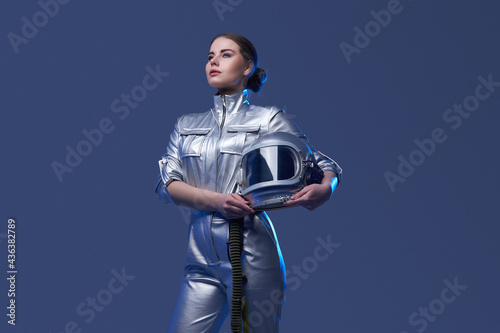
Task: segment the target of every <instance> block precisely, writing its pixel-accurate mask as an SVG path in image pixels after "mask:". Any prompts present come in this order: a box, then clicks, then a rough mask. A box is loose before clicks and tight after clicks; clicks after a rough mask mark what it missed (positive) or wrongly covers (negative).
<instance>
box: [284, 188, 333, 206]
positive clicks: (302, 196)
mask: <svg viewBox="0 0 500 333" xmlns="http://www.w3.org/2000/svg"><path fill="white" fill-rule="evenodd" d="M331 195H332V187H331V186H330V185H328V184H311V185H308V186H306V187H304V188H303V189H302V190H300V192H298V193H296V194H294V195H293V196H292V197H291V198H290V200H288V201H286V202H284V203H282V205H283V206H284V207H295V206H303V207H305V208H307V209H309V210H314V209H316V208H318V207H319V206H321V205H322V204H324V203H325V202H326V201H328V199H330V196H331Z"/></svg>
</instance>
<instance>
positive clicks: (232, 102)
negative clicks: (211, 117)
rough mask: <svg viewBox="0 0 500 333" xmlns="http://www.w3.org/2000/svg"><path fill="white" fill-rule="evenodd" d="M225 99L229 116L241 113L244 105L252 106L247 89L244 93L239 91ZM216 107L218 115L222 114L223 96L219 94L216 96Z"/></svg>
mask: <svg viewBox="0 0 500 333" xmlns="http://www.w3.org/2000/svg"><path fill="white" fill-rule="evenodd" d="M224 98H225V104H226V114H227V115H229V114H232V113H234V112H238V111H240V109H241V106H242V105H250V103H249V102H248V90H247V89H243V90H242V91H239V92H237V93H235V94H232V95H224ZM214 106H215V111H216V112H217V113H222V110H223V106H222V95H219V93H217V94H215V95H214Z"/></svg>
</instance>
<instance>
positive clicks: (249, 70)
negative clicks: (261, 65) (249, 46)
mask: <svg viewBox="0 0 500 333" xmlns="http://www.w3.org/2000/svg"><path fill="white" fill-rule="evenodd" d="M253 67H254V66H253V62H252V61H251V60H248V61H247V65H246V67H245V71H244V72H243V74H244V75H250V73H253Z"/></svg>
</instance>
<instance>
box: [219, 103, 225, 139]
mask: <svg viewBox="0 0 500 333" xmlns="http://www.w3.org/2000/svg"><path fill="white" fill-rule="evenodd" d="M220 98H221V100H222V121H221V122H220V130H219V139H220V138H221V136H222V127H224V122H225V121H226V95H221V97H220Z"/></svg>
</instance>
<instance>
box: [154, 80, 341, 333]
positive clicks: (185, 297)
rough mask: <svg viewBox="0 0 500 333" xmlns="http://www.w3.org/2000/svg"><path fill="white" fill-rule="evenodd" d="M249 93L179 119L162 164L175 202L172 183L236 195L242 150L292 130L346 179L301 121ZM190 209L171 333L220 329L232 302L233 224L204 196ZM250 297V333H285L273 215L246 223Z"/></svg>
mask: <svg viewBox="0 0 500 333" xmlns="http://www.w3.org/2000/svg"><path fill="white" fill-rule="evenodd" d="M247 98H248V93H247V90H243V91H240V92H238V93H236V94H233V95H215V96H214V104H215V105H214V106H215V108H213V109H211V110H210V111H208V112H205V113H193V114H186V115H184V116H182V117H181V118H179V119H178V121H177V123H176V125H175V128H174V130H173V132H172V134H171V136H170V142H169V144H168V146H167V152H166V153H165V154H164V155H163V157H162V159H161V160H160V161H159V163H160V176H159V177H158V181H157V186H156V193H157V194H158V196H159V198H160V199H161V200H162V201H164V202H168V203H174V204H175V202H174V201H173V200H172V198H171V197H170V195H169V193H168V190H167V188H166V186H167V185H168V184H169V183H170V182H171V181H173V180H179V181H184V182H186V183H187V184H190V185H192V186H195V187H198V188H203V189H206V190H210V191H214V192H219V193H234V192H235V191H236V187H237V181H238V170H239V163H240V159H241V153H242V151H243V150H244V149H245V148H247V147H248V146H249V145H250V144H251V143H252V142H253V141H254V140H255V139H256V138H257V137H258V136H259V135H262V134H265V133H269V132H278V131H280V132H290V133H292V134H295V135H297V136H298V137H300V138H301V139H303V140H304V141H306V143H307V144H308V145H309V146H310V147H311V148H312V150H313V152H314V155H315V157H316V160H317V163H318V165H319V167H320V168H321V169H322V170H323V171H326V170H331V171H334V172H336V173H337V175H338V178H339V179H340V176H341V172H342V170H341V168H340V167H339V166H338V165H337V163H335V162H334V161H333V160H332V159H330V158H328V157H327V156H325V155H323V154H321V153H320V152H319V151H316V150H315V149H314V148H313V147H312V146H311V145H310V144H309V142H308V141H307V139H306V137H305V136H304V135H303V134H302V132H301V131H300V130H299V129H298V128H297V126H296V125H295V123H294V122H293V121H292V120H290V119H289V118H288V116H287V115H286V114H285V113H284V112H283V110H280V109H279V108H277V107H260V106H254V105H250V104H249V103H248V100H247ZM194 204H195V205H196V207H199V209H191V217H190V225H189V240H188V242H189V243H188V252H187V258H186V264H185V276H184V279H183V280H182V282H181V288H180V293H179V296H178V299H177V303H176V306H175V310H174V313H173V315H172V318H171V322H170V326H169V328H168V332H176V333H179V332H182V333H202V332H219V329H220V327H221V326H222V323H223V322H224V320H225V318H226V316H227V314H228V312H229V306H228V304H231V294H232V289H231V285H232V282H231V266H230V262H229V258H228V248H227V241H228V229H229V228H228V220H227V219H226V218H225V217H224V216H222V215H221V214H220V213H218V212H213V211H206V210H203V208H204V207H203V206H204V204H203V198H200V199H199V200H197V199H195V202H194ZM242 266H243V273H244V275H245V277H246V281H245V283H244V287H243V292H244V297H245V300H246V309H244V310H245V313H244V315H243V317H244V319H245V318H246V320H247V322H248V324H249V326H250V332H265V333H270V332H278V329H279V320H280V315H281V306H282V303H283V293H284V290H285V286H286V278H285V266H284V262H283V258H282V256H281V250H280V247H279V244H278V239H277V237H276V233H275V231H274V227H273V225H272V223H271V220H270V219H269V217H268V215H267V214H266V212H258V213H256V214H255V215H248V216H246V217H245V219H244V223H243V251H242Z"/></svg>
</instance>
